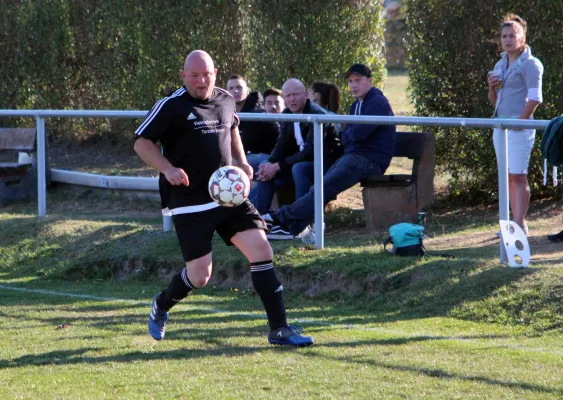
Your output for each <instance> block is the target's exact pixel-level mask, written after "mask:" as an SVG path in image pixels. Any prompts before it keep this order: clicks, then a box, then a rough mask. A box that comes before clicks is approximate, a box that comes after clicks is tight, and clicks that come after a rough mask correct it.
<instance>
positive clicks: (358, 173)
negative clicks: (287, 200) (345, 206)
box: [275, 153, 384, 235]
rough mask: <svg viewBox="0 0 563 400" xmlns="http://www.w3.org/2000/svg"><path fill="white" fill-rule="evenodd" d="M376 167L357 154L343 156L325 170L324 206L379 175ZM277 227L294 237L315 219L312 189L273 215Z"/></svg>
mask: <svg viewBox="0 0 563 400" xmlns="http://www.w3.org/2000/svg"><path fill="white" fill-rule="evenodd" d="M383 172H384V171H383V170H382V169H381V167H380V166H379V165H377V164H376V163H374V162H373V161H371V160H369V159H368V158H366V157H364V156H361V155H359V154H353V153H351V154H344V155H343V156H342V157H340V158H339V159H338V160H336V162H335V163H334V164H333V165H332V167H330V168H329V170H328V171H327V172H326V174H325V175H324V178H323V184H324V198H323V203H324V205H326V204H327V203H328V202H329V201H330V200H331V199H333V198H336V196H337V195H338V194H339V193H342V192H343V191H345V190H346V189H349V188H351V187H352V186H354V185H355V184H356V183H358V182H360V181H362V180H364V179H366V178H367V177H368V176H370V175H381V174H383ZM275 216H276V218H277V219H278V220H279V221H280V223H281V225H283V226H284V227H286V228H288V229H289V231H290V232H291V233H292V234H294V235H298V234H300V233H301V232H302V231H303V229H305V227H306V226H307V225H309V224H311V223H313V222H314V220H315V189H314V187H311V188H310V190H309V192H308V193H307V194H305V195H304V196H302V197H300V198H298V199H297V200H296V201H295V202H294V203H293V204H291V205H289V206H282V207H280V209H279V210H278V211H277V212H276V214H275Z"/></svg>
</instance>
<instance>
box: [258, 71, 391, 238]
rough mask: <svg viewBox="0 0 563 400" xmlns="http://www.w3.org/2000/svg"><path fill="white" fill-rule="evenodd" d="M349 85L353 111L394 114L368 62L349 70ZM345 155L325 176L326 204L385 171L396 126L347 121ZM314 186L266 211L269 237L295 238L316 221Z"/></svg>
mask: <svg viewBox="0 0 563 400" xmlns="http://www.w3.org/2000/svg"><path fill="white" fill-rule="evenodd" d="M345 78H346V79H347V80H348V87H349V89H350V93H351V94H352V96H354V97H355V98H356V101H355V102H354V103H352V105H351V106H350V115H382V116H392V115H393V111H392V110H391V106H390V105H389V101H388V100H387V98H386V97H385V96H384V95H383V93H382V92H381V91H380V90H379V89H376V88H375V87H373V86H372V79H371V71H370V69H369V68H368V67H367V66H365V65H364V64H354V65H352V66H351V67H350V69H349V70H348V71H347V72H346V73H345ZM340 138H341V140H342V145H343V147H344V155H343V156H342V157H340V158H339V159H338V160H337V161H336V162H335V163H334V165H333V166H332V167H330V169H329V170H328V171H327V172H326V174H325V176H324V178H323V184H324V204H325V205H326V204H327V203H328V201H329V200H330V199H332V198H334V197H336V196H337V195H338V194H339V193H342V192H343V191H344V190H346V189H348V188H350V187H352V186H354V185H355V184H357V183H358V182H360V181H362V180H363V179H365V178H367V177H368V176H370V175H382V174H383V173H384V172H385V170H386V169H387V167H388V166H389V163H390V162H391V157H392V156H393V150H394V148H395V126H393V125H361V124H346V127H345V128H344V130H343V131H342V134H341V136H340ZM314 200H315V193H314V187H312V188H311V190H310V191H309V192H308V193H307V194H306V195H304V196H303V197H301V198H300V199H298V200H296V201H295V203H293V204H291V205H289V206H282V207H281V208H280V209H279V210H278V211H277V212H276V213H268V214H265V215H262V217H263V218H264V220H265V221H266V222H267V223H268V224H269V228H270V229H269V231H268V239H282V240H283V239H293V238H294V237H295V236H296V235H297V234H299V233H301V232H302V231H303V229H304V228H305V227H306V226H307V225H308V224H310V223H312V222H313V220H314V217H315V204H314Z"/></svg>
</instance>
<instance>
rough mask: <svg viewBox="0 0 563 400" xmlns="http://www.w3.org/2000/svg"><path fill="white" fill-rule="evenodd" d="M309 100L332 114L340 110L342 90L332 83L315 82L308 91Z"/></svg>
mask: <svg viewBox="0 0 563 400" xmlns="http://www.w3.org/2000/svg"><path fill="white" fill-rule="evenodd" d="M308 96H309V100H311V101H313V102H315V103H316V104H317V105H319V106H321V107H322V108H324V109H325V110H327V111H329V112H330V113H331V114H336V113H338V110H339V109H340V89H339V88H338V86H336V85H335V84H332V83H324V82H313V84H311V87H310V88H309V90H308Z"/></svg>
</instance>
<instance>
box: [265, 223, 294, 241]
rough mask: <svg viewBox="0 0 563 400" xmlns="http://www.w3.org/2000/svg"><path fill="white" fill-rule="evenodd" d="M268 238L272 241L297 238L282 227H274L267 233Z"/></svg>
mask: <svg viewBox="0 0 563 400" xmlns="http://www.w3.org/2000/svg"><path fill="white" fill-rule="evenodd" d="M266 237H267V238H268V239H270V240H292V239H295V236H293V234H292V233H291V232H289V231H288V230H286V229H284V228H282V227H281V226H280V225H272V226H271V227H270V228H269V229H268V232H266Z"/></svg>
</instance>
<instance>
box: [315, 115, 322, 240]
mask: <svg viewBox="0 0 563 400" xmlns="http://www.w3.org/2000/svg"><path fill="white" fill-rule="evenodd" d="M314 127H315V132H314V133H315V247H316V248H317V249H323V248H324V247H325V236H324V225H325V223H324V222H325V215H324V185H323V168H324V166H323V126H322V125H321V124H320V123H319V122H317V121H315V122H314Z"/></svg>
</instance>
